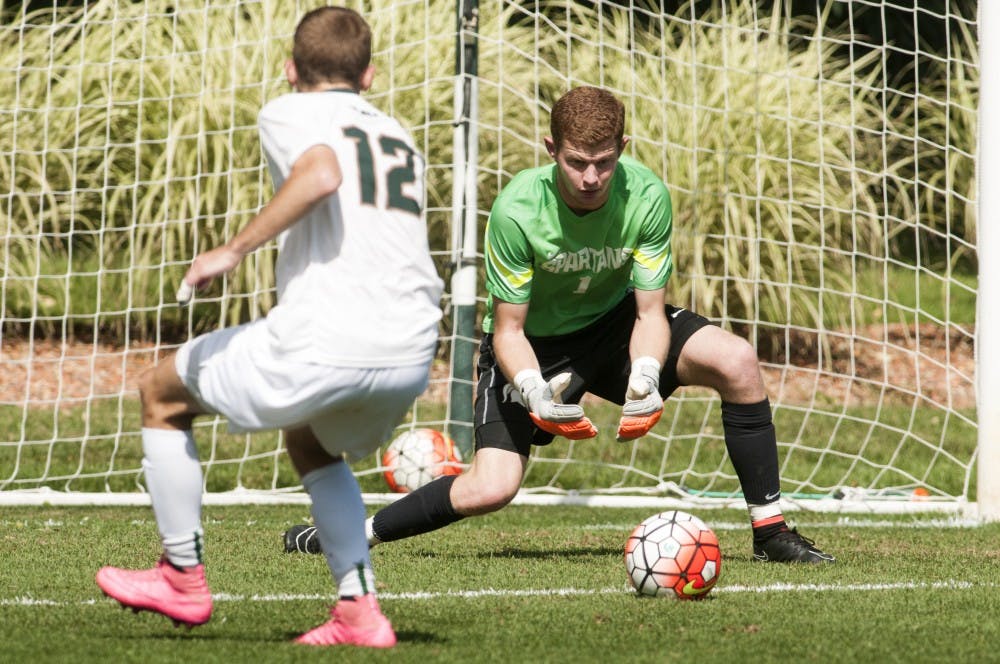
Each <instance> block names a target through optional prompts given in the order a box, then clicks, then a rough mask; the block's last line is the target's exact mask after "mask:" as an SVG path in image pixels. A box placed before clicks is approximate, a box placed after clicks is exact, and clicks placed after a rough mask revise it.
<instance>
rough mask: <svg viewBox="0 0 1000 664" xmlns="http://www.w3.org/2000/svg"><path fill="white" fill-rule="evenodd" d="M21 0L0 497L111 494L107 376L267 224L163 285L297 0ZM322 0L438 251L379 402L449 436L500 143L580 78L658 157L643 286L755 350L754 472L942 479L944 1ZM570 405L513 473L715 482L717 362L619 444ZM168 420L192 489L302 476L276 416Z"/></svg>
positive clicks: (948, 232) (718, 498) (117, 467)
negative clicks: (431, 351)
mask: <svg viewBox="0 0 1000 664" xmlns="http://www.w3.org/2000/svg"><path fill="white" fill-rule="evenodd" d="M51 4H52V5H53V6H51V7H45V8H43V9H40V10H34V11H29V10H28V9H26V7H30V3H25V4H24V5H22V3H3V2H0V12H2V16H0V18H2V20H0V88H2V89H4V90H6V91H7V94H5V95H3V97H2V98H0V222H2V223H3V224H4V226H5V229H6V231H5V234H4V240H3V246H2V252H3V261H4V266H5V270H4V272H3V276H2V279H0V298H2V299H0V319H2V329H0V335H2V346H0V375H2V377H3V378H2V381H0V383H2V385H3V389H2V391H0V430H2V434H0V502H18V501H28V502H41V501H49V502H60V501H65V502H73V501H80V502H129V501H142V500H144V494H145V489H144V487H143V477H142V472H141V465H140V461H141V456H142V453H141V443H140V433H139V432H140V415H139V407H138V406H139V405H138V393H137V389H136V379H137V376H138V375H139V373H141V371H142V370H144V369H145V368H147V367H149V366H151V365H152V364H153V363H155V362H156V361H158V360H160V359H162V358H164V357H165V356H167V355H168V354H169V353H171V352H173V350H175V349H176V348H177V346H178V345H179V344H180V343H182V342H183V341H184V340H185V339H188V338H190V337H191V336H192V335H196V334H199V333H202V332H206V331H210V330H213V329H218V328H219V327H223V326H226V325H231V324H234V323H238V322H241V321H245V320H249V319H253V318H256V317H259V316H262V315H265V314H266V312H267V310H268V308H269V307H270V306H271V305H272V304H273V302H274V292H273V271H272V264H273V259H274V249H273V247H271V246H268V247H265V248H263V249H261V250H259V251H258V252H256V253H255V254H254V255H252V256H250V257H248V259H247V260H246V261H245V262H244V263H243V264H242V265H241V266H240V267H239V269H237V270H236V271H235V272H233V273H232V274H231V275H229V276H228V277H227V278H226V279H224V280H221V281H220V282H219V283H217V284H215V285H213V286H212V287H211V288H210V289H208V290H207V291H205V292H201V293H199V295H198V297H197V299H196V301H195V303H194V304H193V306H190V307H187V308H181V307H178V306H177V305H176V304H175V303H174V301H173V294H174V292H175V291H176V288H177V286H178V284H179V282H180V278H181V276H182V275H183V273H184V271H185V269H186V266H187V265H188V264H189V263H190V261H191V259H192V258H193V256H194V255H195V254H196V253H197V252H198V251H203V250H206V249H207V248H210V247H212V246H215V245H217V244H218V243H221V242H223V241H225V240H226V239H227V238H229V237H231V236H232V234H233V233H234V232H235V231H236V229H238V228H239V227H240V226H241V225H242V224H244V223H245V222H246V221H247V220H249V219H250V218H251V217H252V216H253V214H254V213H255V212H256V211H257V210H258V209H259V208H260V207H261V205H263V203H264V202H266V201H267V200H268V198H269V196H270V195H271V184H270V181H269V176H268V174H267V170H266V167H265V164H264V163H263V160H262V156H261V153H260V149H259V145H258V136H257V133H256V126H255V123H256V113H257V111H258V110H259V108H260V107H261V106H262V105H263V104H264V103H265V102H266V101H268V100H269V99H272V98H273V97H275V96H276V95H278V94H280V93H283V92H285V91H287V85H286V84H285V83H284V80H283V75H282V63H283V61H284V59H285V58H286V57H287V54H288V51H289V48H290V43H291V34H292V30H293V28H294V25H295V23H296V21H297V20H298V18H299V17H300V16H301V14H302V13H303V12H304V11H305V10H307V9H310V8H311V7H312V5H311V4H309V3H303V2H278V1H277V0H259V1H250V0H246V1H243V0H230V1H226V0H211V1H209V0H199V1H195V0H171V1H169V2H167V1H166V0H145V1H143V2H128V1H125V0H95V1H89V0H77V1H76V2H69V3H63V2H55V3H51ZM348 5H351V6H355V5H356V8H357V9H359V10H360V11H361V12H362V13H363V14H364V15H365V16H366V17H367V18H368V20H369V22H370V23H371V25H372V27H373V31H374V36H375V54H374V59H375V63H376V65H377V68H378V73H377V76H376V82H375V86H374V87H373V90H372V91H371V92H370V93H369V94H368V95H367V96H368V98H369V99H370V100H371V101H372V102H373V103H374V104H376V105H377V106H379V107H380V108H382V109H384V110H385V111H387V112H388V113H390V114H392V115H394V116H396V117H399V118H400V119H401V121H402V122H403V123H404V124H405V125H406V126H407V127H409V128H410V130H411V131H412V133H413V135H414V138H415V140H416V141H417V145H418V146H419V148H420V149H421V151H422V152H423V154H424V155H425V156H426V158H427V164H428V168H427V179H428V192H429V200H428V206H427V210H426V214H427V221H428V229H429V233H430V240H431V246H432V249H433V251H434V255H435V259H436V261H437V265H438V267H439V269H440V272H441V275H442V277H444V278H445V280H446V282H447V283H449V284H451V288H449V292H448V293H447V294H446V296H445V299H444V301H443V302H442V306H443V307H444V311H445V319H444V321H443V323H442V328H441V341H442V343H441V350H440V355H439V360H438V362H437V363H436V365H435V367H434V371H433V374H432V380H431V386H430V388H429V389H428V391H427V393H426V394H424V395H423V396H422V397H421V398H420V399H419V400H418V401H417V402H416V404H415V405H414V408H413V409H412V412H411V414H410V417H409V419H408V420H407V421H406V422H404V423H403V424H401V425H400V427H399V429H398V432H399V433H402V432H404V431H407V430H411V429H414V428H420V427H428V428H433V429H438V430H441V431H444V432H446V433H448V434H449V435H451V436H452V437H454V438H455V439H456V440H458V441H459V444H460V447H462V448H464V451H465V453H466V459H468V455H469V451H470V450H469V444H470V441H471V427H470V425H469V422H468V413H469V404H470V403H471V395H472V376H471V374H470V371H469V367H470V366H471V365H470V363H471V360H472V356H473V352H474V349H475V347H476V338H477V334H478V330H477V328H476V322H477V321H478V320H479V319H480V318H481V316H482V304H483V297H482V296H483V290H482V287H481V284H482V279H481V272H480V264H479V261H478V260H477V259H478V258H479V257H480V254H479V248H478V241H479V239H480V238H479V236H480V235H481V232H482V228H483V225H484V222H485V218H486V216H487V214H488V211H489V207H490V204H491V203H492V200H493V197H494V196H495V195H496V193H497V191H498V190H499V189H500V188H501V187H502V186H503V185H504V184H505V183H506V182H507V181H508V180H509V179H510V178H511V177H512V175H513V174H514V173H516V172H517V171H519V170H521V169H523V168H526V167H532V166H537V165H541V164H544V163H547V162H548V161H549V158H548V156H547V155H546V154H545V152H544V149H543V144H542V140H543V138H544V136H545V135H546V134H547V128H548V112H549V109H550V108H551V104H552V103H553V102H554V100H555V99H556V98H558V97H559V96H560V95H561V94H562V93H563V92H565V91H566V90H567V89H569V88H570V87H573V86H576V85H583V84H589V85H599V86H603V87H606V88H608V89H610V90H612V91H613V92H614V93H615V94H616V95H618V96H619V97H620V98H621V99H622V100H623V101H624V103H625V107H626V109H627V119H626V132H627V133H628V134H629V135H630V136H631V142H630V143H629V146H628V148H627V150H628V152H629V153H630V154H632V155H633V156H635V157H637V158H638V159H640V160H641V161H643V162H644V163H646V164H647V165H648V166H650V167H651V168H652V169H654V170H655V171H656V172H657V173H659V174H661V175H662V177H663V179H664V180H665V182H667V184H668V186H669V188H670V190H671V194H672V197H673V202H674V220H675V221H674V227H675V235H674V257H675V264H676V270H675V274H674V276H673V277H672V278H671V283H670V284H669V286H668V297H669V300H670V301H671V302H672V303H674V304H677V305H681V306H685V307H688V308H691V309H693V310H695V311H698V312H700V313H702V314H704V315H706V316H708V317H710V318H712V319H713V320H715V321H716V322H718V323H719V324H720V325H721V326H723V327H724V328H726V329H729V330H732V331H733V332H735V333H737V334H739V335H742V336H744V337H746V338H748V339H750V340H751V341H752V343H754V344H755V346H756V348H757V349H758V351H759V356H760V358H761V366H762V371H763V374H764V378H765V382H766V384H767V387H768V391H769V395H770V400H771V405H772V408H773V412H774V419H775V426H776V430H777V434H778V441H779V454H780V464H781V465H780V468H781V475H782V489H783V498H784V500H785V501H786V502H788V503H789V505H791V506H793V507H801V508H803V509H821V510H831V511H858V510H864V511H880V510H886V511H898V510H928V509H940V510H950V511H961V510H964V509H966V508H968V507H969V506H970V505H972V504H974V503H975V501H976V496H977V493H976V492H977V478H976V472H975V463H976V458H977V444H978V440H979V437H980V431H979V425H978V421H979V420H978V418H977V409H976V375H977V372H976V368H975V352H974V350H975V339H976V336H975V334H976V306H977V297H978V296H980V289H979V286H978V283H979V279H978V270H979V261H980V258H981V256H980V249H979V247H978V246H977V221H976V217H977V215H976V212H977V208H976V200H977V196H976V188H975V182H976V180H975V171H976V166H977V148H976V129H977V110H978V106H977V100H978V94H979V90H978V87H979V59H978V57H979V51H978V44H977V35H978V32H977V27H978V26H977V17H976V15H975V9H974V8H972V9H969V8H967V7H965V5H962V4H961V3H948V2H944V1H941V2H929V3H919V5H920V6H919V7H918V8H912V7H901V6H900V5H899V3H891V2H879V1H874V0H873V1H860V0H859V1H855V2H846V1H837V0H827V1H823V2H818V3H788V2H780V1H776V2H766V3H757V2H752V1H750V0H741V1H736V0H730V1H726V2H698V1H695V2H686V3H682V2H662V3H661V2H647V1H645V0H621V1H620V2H615V3H611V2H597V3H575V2H569V1H561V2H557V1H540V0H533V1H531V2H514V1H509V0H480V1H479V2H478V3H475V4H473V3H471V2H468V0H466V1H460V2H458V3H455V2H434V1H432V0H413V1H410V0H368V1H366V2H363V3H354V2H348ZM799 5H809V8H808V9H807V10H805V11H800V10H801V7H800V6H799ZM955 5H960V6H959V7H956V6H955ZM320 313H322V315H350V314H349V312H317V315H320ZM373 334H377V330H373ZM585 407H586V409H587V410H588V413H589V414H590V415H591V418H592V419H594V421H595V422H596V424H597V425H598V427H599V428H600V429H601V434H600V435H599V437H598V438H597V439H596V440H591V441H582V442H571V441H566V440H563V439H557V440H556V441H555V442H554V443H553V444H552V445H550V446H547V447H543V448H536V449H535V451H534V453H533V456H532V458H531V460H530V463H529V467H528V472H527V477H526V479H525V483H524V487H523V490H522V492H521V497H520V499H521V500H524V501H534V502H548V501H585V502H589V503H595V504H596V503H602V502H603V503H609V504H647V503H648V504H678V505H699V504H733V505H738V504H740V503H741V500H742V498H741V495H740V491H739V484H738V482H737V481H736V477H735V473H734V472H733V469H732V466H731V464H730V463H729V460H728V457H727V454H726V449H725V445H724V442H723V438H722V427H721V420H720V403H719V400H718V396H717V395H716V394H714V393H711V392H709V391H705V390H699V389H694V388H684V389H682V390H681V391H679V392H678V393H677V394H675V395H674V396H673V397H672V398H671V399H669V400H668V401H667V405H666V409H665V414H664V417H663V418H662V419H661V421H660V423H659V424H658V425H657V427H656V429H655V430H654V432H653V433H652V434H651V435H648V436H646V437H645V438H643V439H641V440H639V441H635V442H631V443H627V444H623V443H618V442H616V441H615V440H614V430H615V425H616V422H617V418H618V416H619V409H618V408H617V407H615V406H613V405H610V404H607V403H605V402H602V401H599V400H597V399H596V398H589V397H588V398H587V399H586V401H585ZM195 435H196V438H197V440H198V445H199V450H200V454H201V459H202V463H203V466H204V471H205V490H206V501H208V502H213V501H214V502H226V501H246V502H253V501H282V500H285V501H295V500H303V499H304V497H303V494H302V490H301V486H300V483H299V481H298V478H297V476H296V475H295V473H294V471H293V470H292V468H291V465H290V464H289V462H288V460H287V455H286V454H285V453H284V449H283V442H282V438H281V435H280V434H278V433H270V434H255V435H240V436H235V435H231V434H229V433H228V432H227V430H226V425H225V422H224V421H223V420H221V419H218V418H210V417H206V418H202V419H201V420H199V421H198V423H197V425H196V430H195ZM380 458H381V457H380V455H378V454H376V455H373V456H372V457H371V458H370V459H367V460H364V461H362V462H361V463H358V464H356V465H355V466H354V469H355V472H356V474H357V476H358V478H359V481H360V482H361V485H362V488H363V490H364V491H365V492H366V495H367V496H368V497H369V498H370V499H371V500H385V499H389V496H388V495H387V492H388V488H387V486H386V484H385V483H384V481H383V479H382V475H381V471H382V468H381V463H380Z"/></svg>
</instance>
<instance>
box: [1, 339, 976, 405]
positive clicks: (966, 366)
mask: <svg viewBox="0 0 1000 664" xmlns="http://www.w3.org/2000/svg"><path fill="white" fill-rule="evenodd" d="M759 346H760V348H761V355H762V360H761V362H762V364H761V366H762V371H763V374H764V380H765V383H766V384H767V388H768V393H769V395H770V397H771V401H772V403H785V404H797V405H807V404H809V403H812V402H813V401H815V400H817V399H820V400H824V401H826V402H829V401H835V402H837V403H848V404H850V405H859V404H865V403H869V404H873V403H878V402H879V401H880V400H882V401H884V400H887V399H889V400H894V401H899V400H911V401H923V402H928V403H932V404H939V405H942V406H950V407H952V408H971V407H974V406H975V360H974V346H973V340H972V337H971V336H970V335H969V334H968V333H966V332H965V331H963V330H961V329H958V328H942V327H939V326H935V325H930V324H928V325H923V326H920V327H916V328H913V327H904V326H901V325H897V326H892V325H890V326H881V325H880V326H870V327H866V328H862V329H859V330H857V331H855V332H854V333H853V334H847V333H843V332H834V333H831V334H830V335H828V337H827V341H826V342H825V343H823V344H821V343H820V340H819V339H818V337H816V336H815V335H808V334H800V335H792V336H787V337H785V338H784V339H782V340H780V341H779V342H774V341H771V342H767V343H765V342H763V341H762V342H761V343H760V344H759ZM175 349H176V346H172V345H171V346H164V345H159V346H156V345H153V344H145V345H143V344H138V345H133V346H130V347H129V348H127V349H122V348H116V347H112V346H108V345H104V344H99V343H60V342H54V341H44V340H34V341H30V342H29V341H25V340H21V339H9V338H8V339H4V340H3V343H2V345H0V371H2V375H3V380H2V381H0V403H5V404H23V403H25V402H33V403H39V404H45V403H50V404H51V403H61V404H65V405H74V404H78V403H80V402H84V401H86V400H88V399H92V398H100V397H113V396H126V395H135V394H137V393H138V391H137V380H138V377H139V375H140V374H141V373H142V372H143V371H144V370H145V369H147V368H148V367H150V366H152V365H153V364H155V363H156V362H157V361H158V360H159V359H160V358H162V357H164V356H166V355H167V354H169V353H170V352H173V351H174V350H175ZM432 378H433V380H432V383H431V388H430V389H431V398H436V399H442V400H443V399H444V398H446V396H447V386H446V383H445V379H446V378H447V367H445V366H441V365H436V366H435V369H434V372H433V375H432Z"/></svg>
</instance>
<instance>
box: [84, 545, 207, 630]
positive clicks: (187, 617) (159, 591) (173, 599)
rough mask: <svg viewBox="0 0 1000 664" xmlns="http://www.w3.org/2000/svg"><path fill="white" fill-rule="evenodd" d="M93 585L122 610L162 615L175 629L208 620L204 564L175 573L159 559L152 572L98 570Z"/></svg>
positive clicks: (164, 561)
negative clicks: (175, 626) (117, 602)
mask: <svg viewBox="0 0 1000 664" xmlns="http://www.w3.org/2000/svg"><path fill="white" fill-rule="evenodd" d="M97 585H98V586H100V587H101V590H103V591H104V594H105V595H107V596H108V597H110V598H112V599H116V600H118V601H119V602H120V603H121V605H122V606H123V607H127V608H130V609H132V611H134V612H136V613H138V612H139V611H153V612H155V613H162V614H163V615H165V616H166V617H168V618H170V619H171V620H173V621H174V625H177V626H180V625H187V626H188V627H194V626H195V625H202V624H204V623H206V622H208V619H209V618H211V617H212V593H211V592H210V591H209V589H208V584H207V583H205V566H204V565H198V566H196V567H189V568H187V569H184V570H179V569H177V568H176V567H174V566H173V565H171V564H170V563H168V562H167V560H166V558H161V559H160V561H159V562H158V563H156V567H154V568H153V569H145V570H136V571H133V570H126V569H119V568H117V567H102V568H101V569H100V571H98V572H97Z"/></svg>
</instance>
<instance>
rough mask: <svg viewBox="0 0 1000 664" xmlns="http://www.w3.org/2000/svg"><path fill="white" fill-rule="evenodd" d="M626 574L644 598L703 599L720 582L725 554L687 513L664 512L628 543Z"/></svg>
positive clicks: (637, 530) (707, 530) (648, 521)
mask: <svg viewBox="0 0 1000 664" xmlns="http://www.w3.org/2000/svg"><path fill="white" fill-rule="evenodd" d="M625 569H626V571H627V572H628V578H629V581H631V582H632V587H633V588H635V590H636V592H637V593H638V594H640V595H649V596H651V597H663V596H666V597H675V598H678V599H701V598H703V597H705V595H707V594H708V592H709V591H710V590H711V589H712V587H713V586H714V585H715V583H716V581H718V580H719V572H720V571H721V569H722V552H721V551H720V550H719V540H718V538H717V537H716V536H715V533H713V532H712V530H711V529H710V528H709V527H708V526H706V525H705V523H704V522H703V521H702V520H701V519H699V518H698V517H696V516H692V515H691V514H688V513H687V512H678V511H673V512H661V513H659V514H654V515H653V516H651V517H649V518H648V519H646V520H645V521H643V522H642V523H640V524H639V525H638V526H636V528H635V530H633V531H632V534H631V535H629V538H628V541H627V542H625Z"/></svg>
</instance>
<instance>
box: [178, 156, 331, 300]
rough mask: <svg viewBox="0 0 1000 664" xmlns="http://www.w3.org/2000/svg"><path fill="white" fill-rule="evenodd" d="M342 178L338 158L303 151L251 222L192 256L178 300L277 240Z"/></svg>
mask: <svg viewBox="0 0 1000 664" xmlns="http://www.w3.org/2000/svg"><path fill="white" fill-rule="evenodd" d="M342 179H343V174H342V172H341V170H340V163H339V162H338V161H337V155H336V154H334V152H333V150H331V149H330V148H329V147H327V146H325V145H314V146H313V147H311V148H309V149H308V150H306V151H305V152H303V153H302V156H301V157H299V158H298V159H297V160H296V161H295V163H294V164H293V165H292V170H291V172H290V173H289V174H288V178H287V179H286V180H285V182H284V184H282V186H281V188H280V189H279V190H278V191H277V192H276V193H275V195H274V198H272V199H271V200H270V201H269V202H268V203H267V204H266V205H265V206H264V207H263V208H261V210H260V212H259V213H257V216H255V217H254V218H253V219H251V220H250V223H248V224H247V225H246V226H244V227H243V229H242V230H241V231H240V232H239V233H237V234H236V235H235V237H233V239H231V240H230V241H229V242H227V243H226V244H224V245H222V246H221V247H216V248H215V249H212V250H210V251H206V252H205V253H203V254H199V255H198V256H197V257H195V259H194V262H192V263H191V267H190V268H188V271H187V273H186V274H185V275H184V280H183V281H182V282H181V288H180V289H179V290H178V291H177V300H178V301H179V302H182V303H183V302H186V301H187V300H189V299H191V296H192V295H193V294H194V290H195V289H198V288H202V287H203V286H205V285H207V284H208V283H209V282H210V281H211V280H212V279H214V278H215V277H218V276H220V275H222V274H225V273H227V272H229V271H230V270H232V269H233V268H235V267H236V266H237V265H239V262H240V261H241V260H243V257H244V256H246V255H247V254H249V253H250V252H252V251H253V250H254V249H256V248H257V247H259V246H261V245H263V244H264V243H266V242H268V241H270V240H272V239H274V238H275V237H277V236H278V234H279V233H281V232H282V231H283V230H285V229H286V228H289V227H290V226H291V225H292V224H294V223H295V222H297V221H298V220H299V219H301V218H302V217H303V216H305V214H306V213H307V212H308V211H309V210H310V209H312V207H313V206H314V205H316V203H318V202H319V201H321V200H323V199H324V198H326V197H327V196H329V195H330V194H332V193H334V192H335V191H337V188H338V187H340V183H341V181H342ZM182 296H183V297H182Z"/></svg>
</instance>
